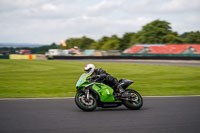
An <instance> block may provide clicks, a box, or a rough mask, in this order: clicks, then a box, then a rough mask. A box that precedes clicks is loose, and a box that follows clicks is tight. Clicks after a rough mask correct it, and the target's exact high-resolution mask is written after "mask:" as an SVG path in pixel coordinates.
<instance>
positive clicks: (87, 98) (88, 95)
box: [84, 88, 90, 101]
mask: <svg viewBox="0 0 200 133" xmlns="http://www.w3.org/2000/svg"><path fill="white" fill-rule="evenodd" d="M84 92H85V96H86V100H87V101H89V97H90V92H89V88H86V89H85V90H84Z"/></svg>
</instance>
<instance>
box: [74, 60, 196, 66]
mask: <svg viewBox="0 0 200 133" xmlns="http://www.w3.org/2000/svg"><path fill="white" fill-rule="evenodd" d="M70 61H84V62H91V63H92V62H112V63H131V64H152V65H175V66H195V67H200V61H199V60H138V59H137V60H136V59H127V60H125V59H114V60H110V59H81V60H70Z"/></svg>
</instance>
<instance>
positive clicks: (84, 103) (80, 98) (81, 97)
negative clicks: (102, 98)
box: [75, 92, 97, 111]
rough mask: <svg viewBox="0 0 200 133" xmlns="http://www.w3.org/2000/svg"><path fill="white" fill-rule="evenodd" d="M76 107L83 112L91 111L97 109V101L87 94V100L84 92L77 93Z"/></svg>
mask: <svg viewBox="0 0 200 133" xmlns="http://www.w3.org/2000/svg"><path fill="white" fill-rule="evenodd" d="M75 103H76V105H77V106H78V107H79V108H80V109H81V110H83V111H93V110H95V109H96V107H97V101H96V99H95V97H94V96H93V95H92V94H89V100H87V98H86V95H85V93H84V92H77V94H76V96H75Z"/></svg>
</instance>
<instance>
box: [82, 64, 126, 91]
mask: <svg viewBox="0 0 200 133" xmlns="http://www.w3.org/2000/svg"><path fill="white" fill-rule="evenodd" d="M84 70H85V71H86V72H87V73H92V77H91V79H92V80H98V81H102V82H103V83H104V84H106V85H108V86H110V87H112V88H113V89H114V92H120V93H123V92H124V89H123V88H122V87H121V86H119V81H118V80H117V79H116V78H115V77H113V76H111V75H110V74H108V73H106V71H105V70H103V69H101V68H98V69H95V65H94V64H87V65H85V67H84Z"/></svg>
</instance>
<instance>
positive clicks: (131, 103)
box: [123, 89, 143, 110]
mask: <svg viewBox="0 0 200 133" xmlns="http://www.w3.org/2000/svg"><path fill="white" fill-rule="evenodd" d="M125 93H128V94H129V95H131V98H130V99H129V100H124V101H123V103H124V105H125V106H126V107H127V108H128V109H131V110H138V109H140V108H141V107H142V105H143V99H142V96H141V95H140V94H139V93H138V92H137V91H135V90H131V89H127V90H126V92H125Z"/></svg>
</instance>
